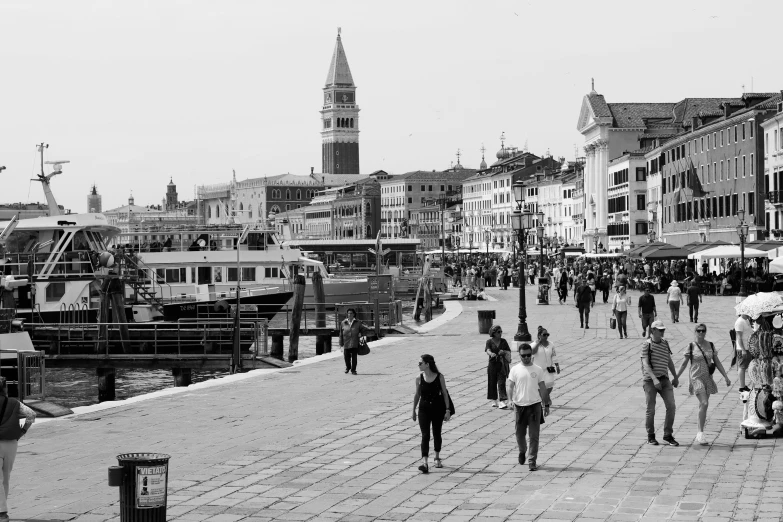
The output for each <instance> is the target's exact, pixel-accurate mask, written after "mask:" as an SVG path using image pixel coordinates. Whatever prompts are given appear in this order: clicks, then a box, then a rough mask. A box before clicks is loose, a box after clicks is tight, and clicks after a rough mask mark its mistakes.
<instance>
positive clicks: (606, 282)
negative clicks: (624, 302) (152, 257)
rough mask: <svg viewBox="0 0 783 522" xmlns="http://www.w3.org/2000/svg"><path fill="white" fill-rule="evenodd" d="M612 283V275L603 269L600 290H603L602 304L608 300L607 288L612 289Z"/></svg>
mask: <svg viewBox="0 0 783 522" xmlns="http://www.w3.org/2000/svg"><path fill="white" fill-rule="evenodd" d="M613 283H614V281H613V280H612V275H611V274H610V273H609V271H608V270H607V271H605V272H604V276H603V277H602V278H601V292H603V296H602V297H603V298H604V304H606V303H608V302H609V290H611V289H612V284H613Z"/></svg>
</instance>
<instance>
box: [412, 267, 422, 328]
mask: <svg viewBox="0 0 783 522" xmlns="http://www.w3.org/2000/svg"><path fill="white" fill-rule="evenodd" d="M423 282H424V278H423V277H421V278H419V286H418V287H417V288H416V299H415V300H414V301H413V319H414V320H415V321H418V320H419V319H420V318H421V308H419V295H421V293H422V288H421V285H422V283H423Z"/></svg>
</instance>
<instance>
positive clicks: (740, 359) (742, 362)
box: [737, 350, 753, 370]
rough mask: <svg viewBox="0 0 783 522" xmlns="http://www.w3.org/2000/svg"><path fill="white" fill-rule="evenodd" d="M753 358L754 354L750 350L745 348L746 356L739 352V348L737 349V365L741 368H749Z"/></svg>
mask: <svg viewBox="0 0 783 522" xmlns="http://www.w3.org/2000/svg"><path fill="white" fill-rule="evenodd" d="M752 360H753V356H752V355H751V354H750V352H749V351H748V350H745V355H744V356H742V355H741V354H740V353H739V350H738V351H737V366H739V368H740V370H747V369H748V366H750V361H752Z"/></svg>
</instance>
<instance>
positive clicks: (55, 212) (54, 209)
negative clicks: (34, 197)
mask: <svg viewBox="0 0 783 522" xmlns="http://www.w3.org/2000/svg"><path fill="white" fill-rule="evenodd" d="M36 147H38V152H39V153H40V154H41V173H40V174H39V175H38V178H37V179H34V180H33V181H38V182H40V183H41V185H42V186H43V190H44V195H45V196H46V204H47V206H48V207H49V215H50V216H61V215H62V214H63V212H62V211H61V210H60V206H59V205H58V204H57V200H55V199H54V194H53V193H52V187H51V182H50V180H51V179H52V177H53V176H56V175H58V174H62V171H63V167H62V166H63V164H64V163H70V161H68V160H62V161H46V162H44V150H45V149H48V148H49V144H48V143H43V142H41V143H40V144H38V145H36ZM44 164H46V165H53V169H52V173H51V174H45V173H44Z"/></svg>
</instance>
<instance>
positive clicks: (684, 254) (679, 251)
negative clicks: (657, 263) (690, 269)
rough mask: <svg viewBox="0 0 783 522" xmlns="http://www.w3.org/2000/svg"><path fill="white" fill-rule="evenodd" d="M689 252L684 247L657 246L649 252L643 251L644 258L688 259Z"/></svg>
mask: <svg viewBox="0 0 783 522" xmlns="http://www.w3.org/2000/svg"><path fill="white" fill-rule="evenodd" d="M690 254H691V253H690V252H689V251H687V250H685V249H684V248H679V247H672V246H670V247H669V248H658V249H656V250H653V251H652V252H650V253H647V252H645V253H643V254H642V257H643V258H644V259H688V256H689V255H690Z"/></svg>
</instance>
